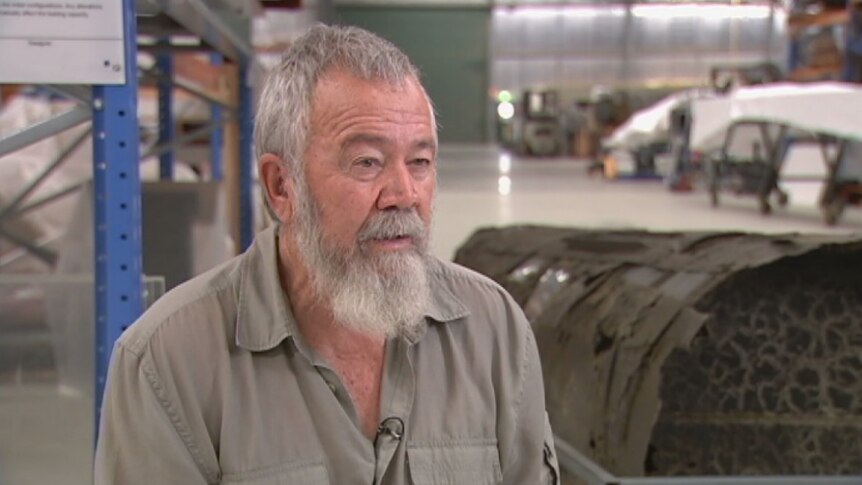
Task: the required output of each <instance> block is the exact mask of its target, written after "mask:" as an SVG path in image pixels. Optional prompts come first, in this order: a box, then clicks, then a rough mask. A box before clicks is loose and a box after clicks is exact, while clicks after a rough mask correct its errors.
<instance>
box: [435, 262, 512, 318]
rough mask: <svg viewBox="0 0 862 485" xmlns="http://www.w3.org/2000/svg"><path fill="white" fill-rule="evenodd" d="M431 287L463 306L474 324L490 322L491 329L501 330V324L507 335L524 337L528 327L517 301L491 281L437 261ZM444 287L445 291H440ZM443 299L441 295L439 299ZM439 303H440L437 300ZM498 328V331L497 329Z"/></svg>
mask: <svg viewBox="0 0 862 485" xmlns="http://www.w3.org/2000/svg"><path fill="white" fill-rule="evenodd" d="M431 275H432V285H439V287H438V288H437V290H436V293H437V294H438V295H445V296H446V297H448V298H451V299H453V300H454V301H455V302H456V305H458V306H459V307H463V309H464V310H465V313H466V314H468V315H471V316H470V317H468V318H467V320H468V321H470V322H471V325H474V326H475V325H476V324H477V323H478V322H477V318H478V317H479V315H484V316H485V317H484V318H481V319H480V320H488V321H487V322H486V323H489V324H490V326H489V327H490V328H489V330H492V331H500V330H502V329H501V328H500V325H504V326H506V327H508V329H507V331H508V332H514V333H515V334H521V333H522V332H523V331H525V330H527V329H528V328H529V324H528V323H527V320H526V318H525V317H524V313H523V311H522V310H521V307H520V306H519V305H518V303H517V302H516V301H515V299H514V298H512V296H511V295H510V294H509V292H508V291H506V289H505V288H503V287H502V286H500V284H498V283H497V282H496V281H494V280H492V279H491V278H489V277H487V276H485V275H483V274H480V273H477V272H476V271H474V270H472V269H469V268H466V267H464V266H461V265H460V264H457V263H453V262H449V261H444V260H439V259H438V260H437V261H436V262H435V264H433V265H432V269H431ZM441 287H442V288H441ZM438 298H440V296H438ZM438 303H439V300H438ZM494 328H496V330H494Z"/></svg>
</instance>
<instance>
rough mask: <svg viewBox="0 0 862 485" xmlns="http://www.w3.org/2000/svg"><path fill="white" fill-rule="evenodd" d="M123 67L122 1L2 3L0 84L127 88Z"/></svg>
mask: <svg viewBox="0 0 862 485" xmlns="http://www.w3.org/2000/svg"><path fill="white" fill-rule="evenodd" d="M131 21H132V22H134V21H135V19H131ZM124 63H125V59H124V56H123V2H122V1H121V0H69V1H50V0H0V83H50V84H123V83H125V82H126V76H125V70H124V68H123V66H124Z"/></svg>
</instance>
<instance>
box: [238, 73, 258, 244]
mask: <svg viewBox="0 0 862 485" xmlns="http://www.w3.org/2000/svg"><path fill="white" fill-rule="evenodd" d="M250 66H251V64H250V63H249V61H248V60H243V62H242V63H240V69H239V76H240V82H239V150H240V151H239V184H240V187H239V198H240V201H239V216H240V247H241V249H242V250H243V251H245V249H246V248H247V247H249V245H251V240H252V236H253V227H254V214H253V211H252V208H251V188H252V187H251V184H252V181H251V164H252V160H251V158H252V157H251V146H252V142H251V138H252V131H253V127H254V125H253V121H252V96H251V85H250V83H249V78H250V74H251V67H250Z"/></svg>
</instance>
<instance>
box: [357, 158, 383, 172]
mask: <svg viewBox="0 0 862 485" xmlns="http://www.w3.org/2000/svg"><path fill="white" fill-rule="evenodd" d="M379 165H380V161H379V160H377V159H376V158H359V159H357V160H356V161H354V162H353V166H354V167H358V168H363V169H365V168H374V167H377V166H379Z"/></svg>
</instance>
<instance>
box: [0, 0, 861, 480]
mask: <svg viewBox="0 0 862 485" xmlns="http://www.w3.org/2000/svg"><path fill="white" fill-rule="evenodd" d="M51 3H52V2H26V1H25V2H13V3H8V4H7V3H5V2H0V59H2V60H8V59H13V60H15V59H16V58H14V57H8V56H12V55H13V54H14V52H13V51H14V49H13V48H12V46H14V44H13V42H17V40H15V39H14V38H13V37H14V36H13V35H11V34H7V35H5V36H4V32H13V30H15V29H19V30H20V32H18V33H16V34H15V35H17V36H20V37H22V38H30V37H32V38H34V39H35V38H37V37H39V36H40V35H44V34H36V33H32V34H30V33H29V31H27V30H26V29H28V28H32V27H27V26H26V25H27V22H24V21H22V19H23V18H24V17H27V16H28V14H27V12H37V13H38V12H40V11H42V13H43V14H45V15H43V17H45V16H46V15H47V13H49V11H52V10H51V9H55V8H58V9H60V10H62V9H63V8H70V7H63V6H62V5H60V4H57V5H60V6H55V7H52V6H51ZM79 3H81V4H92V5H94V7H92V8H94V9H95V8H97V7H98V9H105V10H109V9H110V8H113V7H110V8H109V7H107V6H106V5H107V4H106V1H105V0H102V1H96V0H92V1H88V2H79ZM109 3H114V2H109ZM120 4H122V7H117V8H120V9H121V10H122V12H121V13H122V16H120V17H118V18H121V19H122V23H121V24H118V25H117V26H116V30H117V31H118V32H120V33H119V34H118V36H119V37H118V38H119V41H118V45H119V48H120V49H121V50H122V51H123V53H124V56H125V57H124V59H125V63H122V64H124V65H121V66H118V69H117V70H118V71H124V73H125V80H124V81H122V82H119V83H99V82H92V81H91V82H86V81H80V80H76V79H73V78H71V77H69V76H71V74H69V75H68V76H66V77H64V74H63V72H62V69H61V70H55V72H53V73H49V74H46V75H42V74H40V73H37V74H33V72H31V71H29V70H27V69H12V68H10V69H6V68H3V69H2V71H5V72H0V484H4V485H5V484H10V485H17V484H24V483H70V484H77V483H81V484H83V483H92V481H93V476H92V462H93V452H94V447H95V439H94V435H95V429H96V422H97V416H98V409H99V403H100V399H101V397H100V396H101V392H102V390H103V388H104V381H105V374H106V371H107V362H108V359H109V357H110V352H111V348H112V347H113V342H114V341H115V340H116V339H117V338H118V337H119V335H120V334H121V332H122V331H123V330H124V329H125V328H126V327H127V326H128V325H130V324H131V323H132V322H133V321H134V320H135V319H136V318H137V317H138V316H139V315H140V314H141V312H142V311H143V310H144V309H146V308H147V307H148V306H149V305H150V304H152V302H153V301H155V300H156V299H158V298H159V297H160V296H161V295H163V294H164V293H165V292H166V291H169V290H170V289H171V288H173V287H175V286H177V285H178V284H180V283H182V282H184V281H186V280H188V279H189V278H192V277H194V276H196V275H199V274H201V273H203V272H205V271H206V270H208V269H210V268H212V267H215V266H217V265H218V264H220V263H222V262H224V261H226V260H227V259H229V258H231V257H233V256H234V255H236V254H239V253H240V252H242V251H243V250H244V249H245V248H247V247H248V246H249V244H250V243H251V241H252V240H253V237H254V234H256V233H257V232H259V231H261V230H262V229H264V228H265V227H267V226H268V225H270V224H271V223H272V222H271V220H270V219H269V217H268V215H267V212H266V210H265V209H264V206H263V203H262V196H261V194H260V192H259V188H258V186H257V169H256V165H255V159H254V157H253V153H252V148H251V147H252V145H251V143H252V142H251V135H252V130H253V123H254V111H255V103H256V99H257V95H258V94H259V88H260V86H261V83H262V82H263V79H264V77H265V76H266V73H267V70H268V69H270V68H272V67H273V66H275V65H277V63H278V62H279V59H280V55H281V52H283V51H284V49H286V48H287V47H288V46H289V45H290V44H291V42H292V41H293V40H295V39H296V38H297V37H299V36H300V35H302V33H303V32H305V31H306V30H307V29H308V28H309V27H310V26H312V25H314V24H315V23H317V22H323V23H332V24H349V25H356V26H360V27H363V28H365V29H368V30H370V31H372V32H375V33H377V34H378V35H380V36H382V37H384V38H386V39H388V40H390V41H392V42H393V43H394V44H396V45H397V46H398V47H399V48H401V49H402V50H403V51H404V52H406V53H407V54H408V56H409V57H410V58H411V59H412V60H413V62H414V63H415V64H416V65H417V67H418V68H419V70H420V72H421V76H422V82H423V84H424V86H425V88H426V90H427V92H428V94H429V96H430V97H431V99H432V100H433V103H434V109H435V112H436V114H437V122H438V130H439V139H440V149H439V153H438V160H437V196H436V200H435V211H434V223H433V226H432V229H431V249H432V252H433V253H434V255H436V256H437V257H439V258H442V259H446V260H454V261H457V262H459V263H461V264H463V265H465V266H468V267H470V268H473V269H475V270H477V271H479V272H482V273H484V274H486V275H488V276H490V277H491V278H492V279H494V280H496V281H497V282H498V283H500V284H501V285H502V286H503V287H505V288H506V289H507V290H508V291H509V292H510V293H512V295H513V297H514V298H515V300H516V301H517V302H518V303H519V304H521V305H522V306H523V308H524V309H525V312H526V314H527V317H528V318H529V319H530V322H531V325H532V326H533V329H534V331H535V333H536V339H537V343H538V345H539V353H540V356H541V358H542V366H543V376H544V379H545V387H546V399H547V402H548V412H549V415H550V419H551V423H552V426H553V427H554V431H555V439H556V443H557V453H558V456H559V459H560V464H561V467H562V469H563V477H562V478H563V480H562V483H567V484H568V483H572V484H575V483H588V484H591V485H597V484H608V485H609V484H611V483H630V482H631V483H635V482H638V483H641V484H642V485H647V484H651V485H658V484H665V483H668V484H670V483H674V484H680V485H682V484H688V483H691V484H694V483H727V484H731V483H733V484H745V483H775V484H791V483H810V484H821V483H822V484H834V485H838V484H845V483H846V484H850V483H862V439H859V436H860V432H862V387H860V382H862V379H858V378H859V377H862V281H859V280H860V276H859V274H858V268H859V267H860V266H859V265H858V263H859V261H858V258H860V257H862V236H860V232H862V211H860V210H859V205H860V204H862V117H860V116H858V111H859V109H860V108H862V84H860V83H862V2H860V1H858V0H757V1H737V0H733V1H711V0H710V1H707V0H703V1H700V0H686V1H667V0H655V1H652V0H621V1H618V0H596V1H574V0H462V1H458V0H395V1H384V0H253V1H245V0H242V1H241V0H123V1H122V2H117V5H120ZM72 7H74V5H72ZM79 8H80V7H79ZM33 15H35V14H33ZM58 16H59V14H58ZM43 17H39V18H43ZM70 18H71V17H70ZM33 22H34V21H33V20H30V23H31V24H32V23H33ZM16 32H17V31H16ZM22 32H23V33H22ZM58 35H59V37H57V39H55V41H56V42H60V41H62V40H63V39H62V35H63V34H58ZM4 43H5V44H4ZM4 49H5V50H4ZM4 56H7V57H4ZM4 62H5V61H4ZM16 62H17V63H20V64H22V65H23V64H26V59H25V58H23V57H18V58H17V61H16ZM105 62H106V65H105V67H108V64H107V63H108V61H105ZM0 64H2V63H0ZM3 65H9V64H8V63H7V64H3ZM58 71H59V72H58ZM115 74H116V73H115ZM706 249H709V251H708V252H707V251H706ZM752 295H754V296H752ZM800 302H802V303H800ZM800 305H801V307H800ZM576 322H590V323H589V325H587V324H584V325H581V326H577V325H576ZM591 325H593V327H590V329H585V328H584V327H587V326H591ZM773 327H774V328H773ZM773 347H777V348H778V350H775V349H774V348H773ZM644 349H646V350H644ZM764 349H765V350H764ZM587 354H589V357H590V358H589V359H588V358H587V357H583V358H581V357H582V356H584V355H587ZM611 355H612V357H610V356H611ZM707 362H708V363H707ZM716 362H718V363H720V364H721V365H720V366H719V365H718V364H716ZM722 366H724V367H722ZM716 369H717V370H716ZM737 374H739V375H744V377H740V378H739V379H736V380H734V379H732V378H730V377H727V378H726V377H725V376H733V375H737ZM811 375H813V376H814V377H813V378H812V377H811ZM806 377H807V378H806ZM749 389H753V390H751V391H750V392H749ZM747 393H748V394H747ZM594 395H595V399H593V400H590V399H591V398H592V397H594ZM773 395H774V396H776V397H775V398H774V399H773V398H772V397H770V396H773ZM728 396H732V397H733V399H730V398H729V397H728ZM707 401H709V402H707ZM731 401H732V402H731ZM711 403H712V404H715V406H714V407H710V406H711V405H712V404H711ZM719 403H720V404H719ZM758 480H761V481H758ZM800 480H801V481H800Z"/></svg>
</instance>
